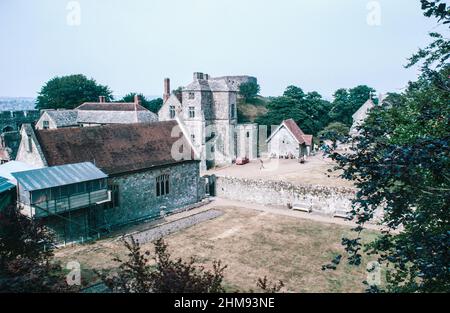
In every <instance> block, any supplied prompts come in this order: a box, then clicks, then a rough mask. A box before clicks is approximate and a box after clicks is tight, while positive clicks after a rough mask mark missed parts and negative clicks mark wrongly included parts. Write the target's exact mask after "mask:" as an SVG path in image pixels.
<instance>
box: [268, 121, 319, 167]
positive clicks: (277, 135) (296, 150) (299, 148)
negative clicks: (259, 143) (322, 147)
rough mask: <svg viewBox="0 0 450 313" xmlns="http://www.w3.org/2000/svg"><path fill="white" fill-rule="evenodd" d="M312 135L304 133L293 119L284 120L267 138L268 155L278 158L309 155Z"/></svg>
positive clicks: (298, 157)
mask: <svg viewBox="0 0 450 313" xmlns="http://www.w3.org/2000/svg"><path fill="white" fill-rule="evenodd" d="M312 139H313V136H312V135H306V134H305V133H304V132H303V131H302V130H301V129H300V127H298V125H297V124H296V123H295V121H294V120H293V119H288V120H285V121H283V122H282V123H281V125H280V126H278V128H277V129H276V130H275V131H274V132H273V133H272V134H271V135H270V137H269V139H267V144H268V149H269V155H270V156H271V157H278V158H297V159H300V158H302V157H306V156H309V155H310V153H311V150H312V148H313V146H312V145H313V142H312V141H313V140H312Z"/></svg>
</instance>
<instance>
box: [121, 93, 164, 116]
mask: <svg viewBox="0 0 450 313" xmlns="http://www.w3.org/2000/svg"><path fill="white" fill-rule="evenodd" d="M135 95H138V96H139V99H140V101H141V105H142V106H143V107H144V108H146V109H148V110H150V111H152V112H153V113H156V114H157V113H158V111H159V110H160V109H161V107H162V105H163V99H161V98H156V99H153V100H148V99H147V98H146V97H145V96H144V95H143V94H141V93H139V94H137V93H135V92H130V93H128V94H127V95H125V96H124V97H123V98H122V99H120V100H119V102H134V96H135Z"/></svg>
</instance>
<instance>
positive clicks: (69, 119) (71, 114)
mask: <svg viewBox="0 0 450 313" xmlns="http://www.w3.org/2000/svg"><path fill="white" fill-rule="evenodd" d="M45 112H46V113H47V114H48V116H50V118H51V119H52V120H53V121H54V122H55V124H56V126H57V127H68V126H76V125H78V124H77V116H78V114H77V112H76V111H73V110H48V111H45Z"/></svg>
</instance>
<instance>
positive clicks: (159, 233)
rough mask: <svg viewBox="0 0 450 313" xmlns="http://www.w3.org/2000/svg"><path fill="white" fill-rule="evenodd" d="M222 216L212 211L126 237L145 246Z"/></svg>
mask: <svg viewBox="0 0 450 313" xmlns="http://www.w3.org/2000/svg"><path fill="white" fill-rule="evenodd" d="M221 215H223V212H222V211H220V210H214V209H211V210H208V211H204V212H200V213H197V214H194V215H191V216H188V217H184V218H181V219H178V220H175V221H172V222H167V223H165V224H162V225H158V226H156V227H154V228H151V229H148V230H144V231H141V232H137V233H132V234H129V235H127V236H126V237H129V236H133V237H134V239H136V240H138V241H139V243H141V244H144V243H147V242H150V241H153V240H156V239H158V238H161V237H163V236H166V235H169V234H172V233H174V232H177V231H179V230H182V229H185V228H188V227H191V226H194V225H196V224H198V223H201V222H204V221H208V220H211V219H213V218H216V217H219V216H221Z"/></svg>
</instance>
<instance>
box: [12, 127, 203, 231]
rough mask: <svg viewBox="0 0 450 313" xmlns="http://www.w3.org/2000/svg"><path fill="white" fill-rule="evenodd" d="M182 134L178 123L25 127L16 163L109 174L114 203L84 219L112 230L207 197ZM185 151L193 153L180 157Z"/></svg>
mask: <svg viewBox="0 0 450 313" xmlns="http://www.w3.org/2000/svg"><path fill="white" fill-rule="evenodd" d="M177 129H179V127H178V123H177V122H176V121H167V122H156V123H141V124H115V125H106V126H101V127H78V128H58V129H47V130H33V128H32V127H30V126H29V125H24V127H22V142H21V145H20V148H19V152H18V155H17V158H16V159H17V160H18V161H22V162H25V163H28V164H32V165H34V166H38V167H42V166H55V165H63V164H74V163H80V162H92V163H93V164H95V165H96V166H97V167H98V168H99V169H101V170H102V171H103V172H104V173H106V174H107V175H108V185H109V188H110V190H111V194H112V196H111V197H112V200H111V202H110V203H108V204H105V205H104V206H102V207H97V208H95V209H94V210H90V211H89V214H88V216H84V217H83V216H79V219H80V220H83V219H88V221H89V223H91V225H93V228H95V229H105V230H107V229H112V228H116V227H119V226H121V225H124V224H127V223H131V222H135V221H139V220H146V219H153V218H158V217H160V216H161V215H164V214H167V213H170V212H174V211H176V210H178V209H181V208H186V207H189V206H192V205H195V204H196V203H198V202H200V201H201V200H202V199H203V198H204V195H205V183H204V180H203V179H202V178H201V177H200V168H199V160H198V158H197V156H196V155H195V153H194V150H193V149H192V147H191V146H190V143H189V141H188V140H187V138H186V136H185V134H184V133H183V132H182V131H176V130H177ZM174 130H175V131H174ZM180 143H181V144H180ZM179 146H182V147H183V149H186V151H187V152H188V153H186V151H185V153H184V154H182V155H178V154H177V153H174V147H179Z"/></svg>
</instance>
